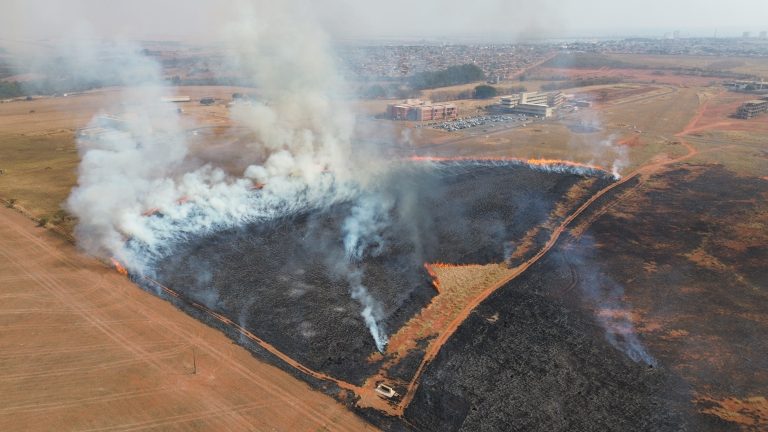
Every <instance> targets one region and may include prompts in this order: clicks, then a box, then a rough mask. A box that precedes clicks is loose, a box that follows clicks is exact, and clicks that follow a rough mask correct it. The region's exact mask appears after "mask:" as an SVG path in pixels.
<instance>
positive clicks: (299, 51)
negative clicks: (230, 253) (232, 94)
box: [66, 1, 392, 351]
mask: <svg viewBox="0 0 768 432" xmlns="http://www.w3.org/2000/svg"><path fill="white" fill-rule="evenodd" d="M301 5H302V3H301V2H300V1H291V2H280V3H279V4H278V3H275V2H258V5H256V4H254V3H245V2H243V3H241V7H242V11H241V12H242V13H241V14H240V15H241V17H242V19H241V20H240V21H238V22H236V23H233V24H232V25H230V26H228V27H227V28H226V29H225V33H226V38H225V39H226V45H225V46H226V50H227V58H228V59H229V64H228V65H226V66H228V67H229V68H230V70H235V71H237V73H238V75H240V76H243V77H245V78H246V79H248V80H250V81H252V82H253V84H254V86H255V90H254V94H255V97H254V98H251V100H249V101H247V103H239V104H235V105H233V106H232V108H231V112H230V117H231V118H232V120H233V122H234V123H235V124H237V125H238V126H240V127H245V128H247V129H248V131H249V132H250V136H252V137H253V139H252V140H251V141H249V142H247V143H246V144H245V145H243V147H242V148H241V149H239V152H238V158H240V160H239V161H238V162H244V164H241V166H242V165H245V166H247V168H245V169H244V170H243V172H242V173H239V175H238V174H237V173H234V174H233V173H232V172H231V171H225V170H224V169H223V168H222V167H218V166H216V165H215V164H214V163H209V162H206V160H204V158H201V157H200V156H199V155H196V154H194V151H193V150H192V149H191V147H190V144H189V141H188V139H187V131H188V130H190V129H193V128H195V127H197V126H198V125H194V124H191V120H189V119H188V118H187V117H186V116H184V115H183V114H180V113H179V111H177V109H176V107H175V106H173V105H172V104H169V103H163V102H161V98H162V97H164V96H171V95H172V89H171V88H169V87H167V86H165V85H164V80H163V76H162V70H161V68H160V67H159V65H157V64H156V63H155V62H153V61H151V60H150V59H148V58H147V57H145V56H144V55H143V54H142V53H141V52H142V51H141V49H140V47H138V46H130V45H129V48H127V49H125V50H122V51H121V52H120V55H119V56H118V57H115V56H114V55H113V52H112V51H110V49H111V47H110V46H107V47H106V49H105V47H104V46H99V48H98V49H90V50H89V49H84V50H78V51H77V52H76V54H74V55H71V56H70V57H71V58H70V60H71V62H70V63H71V64H72V67H73V68H75V69H76V68H77V65H78V64H87V65H89V67H90V68H91V69H90V70H89V72H88V73H89V74H90V75H93V76H100V75H101V74H105V75H110V76H113V77H114V75H115V74H114V73H112V72H111V71H114V70H119V71H120V75H119V76H118V77H117V82H118V83H120V84H124V85H125V86H126V87H125V89H124V90H121V92H122V94H121V98H120V100H121V103H120V104H119V105H118V106H117V107H115V108H114V110H116V111H117V112H115V111H110V114H112V113H117V114H119V117H120V120H119V121H117V123H118V124H117V125H115V124H112V125H111V129H114V130H112V131H111V132H110V133H105V134H101V135H99V136H98V137H97V138H96V139H84V138H83V139H80V140H79V142H78V148H79V150H80V154H81V158H82V162H81V164H80V168H79V178H78V186H77V187H76V188H75V189H74V190H73V191H72V194H71V196H70V197H69V199H68V201H67V204H66V205H67V209H68V210H69V211H70V212H72V213H73V214H74V215H76V216H77V217H78V219H79V224H78V226H77V228H76V235H77V238H78V240H79V244H80V245H81V246H82V247H83V248H84V249H85V250H86V251H88V252H90V253H92V254H94V255H98V256H104V257H115V258H117V259H118V260H120V261H121V262H122V263H123V264H125V265H126V266H127V267H128V268H129V269H130V270H131V271H132V272H134V273H138V274H147V273H149V274H151V273H152V268H151V266H149V265H148V264H149V263H152V262H156V261H157V260H158V259H160V258H162V257H164V256H166V255H167V254H169V253H171V252H172V249H173V246H174V245H175V244H176V243H177V242H178V241H180V240H183V239H184V238H187V237H190V236H197V235H201V234H205V233H207V232H212V231H214V230H217V229H223V228H226V227H230V226H235V225H240V224H243V223H247V222H252V221H260V220H268V219H271V218H275V217H280V216H285V215H287V214H290V213H292V212H297V211H301V210H306V209H308V208H316V207H320V206H329V205H332V204H333V203H336V202H340V201H349V200H355V199H357V201H356V203H357V204H356V205H355V206H354V207H353V208H352V211H351V214H350V216H349V217H348V218H347V219H346V220H345V222H344V226H343V227H342V231H343V233H344V236H345V238H344V239H343V241H344V245H345V248H346V250H347V254H346V255H347V256H346V261H347V262H345V263H343V266H342V267H344V268H345V277H346V279H347V281H348V283H349V285H350V295H351V297H352V298H353V299H355V300H356V301H358V302H359V303H360V304H361V306H362V311H361V314H362V316H363V318H364V320H365V323H366V325H367V326H368V327H369V329H370V331H371V335H372V336H373V339H374V341H375V343H376V347H377V348H378V349H379V350H380V351H383V350H384V347H385V346H386V343H387V336H386V332H385V331H384V329H383V328H382V326H381V325H380V322H381V321H382V320H383V318H384V313H383V311H382V308H381V307H380V306H379V304H378V303H377V302H376V301H375V299H374V298H373V297H372V296H371V295H370V293H369V292H368V289H367V287H366V286H365V285H364V284H363V269H362V268H361V263H360V260H361V259H362V257H363V256H364V255H365V254H369V255H375V254H376V253H378V252H377V250H376V245H377V244H378V245H379V247H381V245H382V244H383V239H382V238H381V237H380V234H379V233H380V232H381V231H382V230H383V228H384V224H385V223H386V217H387V213H388V212H389V209H390V208H391V206H392V203H391V202H389V201H387V200H384V199H383V197H381V196H374V195H366V194H365V193H363V192H362V190H363V187H364V186H365V184H366V183H367V182H368V181H369V179H370V178H372V176H374V174H375V173H376V172H377V170H379V169H380V167H375V166H373V165H371V164H370V163H363V162H364V161H371V160H376V158H375V157H372V155H370V154H368V155H366V157H365V158H364V160H355V151H354V149H353V148H352V145H351V143H352V134H353V131H354V127H355V122H354V116H353V114H352V112H351V110H350V109H349V108H348V106H347V105H346V104H345V103H344V102H343V100H342V99H341V98H340V97H339V95H340V94H341V93H342V92H343V89H344V85H343V82H342V81H341V79H340V78H339V77H340V74H339V73H338V71H337V69H336V66H335V64H334V60H333V59H334V57H333V55H332V54H331V47H330V44H329V40H328V38H327V36H326V35H325V33H324V32H323V31H322V29H321V28H320V27H319V26H318V25H317V24H316V23H315V22H314V20H313V18H312V17H311V16H309V15H308V14H307V13H306V9H303V8H302V7H301ZM257 6H258V7H257ZM105 52H106V53H108V55H106V56H105V55H104V53H105ZM80 58H81V59H83V61H82V62H80V61H78V59H80ZM100 60H103V62H101V61H100ZM115 61H117V64H114V62H115ZM102 63H103V64H102ZM136 77H141V83H142V85H141V86H135V85H133V84H134V83H135V81H136ZM103 122H104V121H103V117H97V118H95V119H94V120H93V121H92V124H91V126H93V127H97V126H102V123H103ZM112 123H115V121H114V120H113V121H112ZM257 184H260V185H261V184H263V187H260V188H256V187H255V186H256V185H257ZM340 264H342V263H340Z"/></svg>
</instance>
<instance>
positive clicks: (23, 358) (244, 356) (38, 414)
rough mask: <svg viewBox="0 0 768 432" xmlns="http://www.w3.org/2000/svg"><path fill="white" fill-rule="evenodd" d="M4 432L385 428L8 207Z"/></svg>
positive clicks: (2, 271) (2, 230)
mask: <svg viewBox="0 0 768 432" xmlns="http://www.w3.org/2000/svg"><path fill="white" fill-rule="evenodd" d="M0 299H1V301H0V430H3V431H17V430H18V431H30V430H87V431H138V430H215V431H222V430H232V431H246V430H247V431H258V430H297V431H310V430H311V431H314V430H334V431H336V430H340V431H344V430H348V431H361V430H373V427H371V426H369V425H368V424H366V423H365V422H363V421H362V420H361V419H359V418H358V417H356V416H355V415H354V414H352V413H351V412H349V411H348V410H347V409H346V408H345V407H344V406H342V405H340V404H339V403H338V402H336V401H334V400H333V399H331V398H330V397H327V396H325V395H323V394H321V393H318V392H315V391H312V390H311V389H310V388H309V387H308V386H307V385H306V384H304V383H302V382H300V381H298V380H296V379H295V378H293V377H292V376H290V375H288V374H287V373H285V372H283V371H281V370H279V369H277V368H275V367H273V366H270V365H267V364H264V363H262V362H260V361H258V360H256V359H255V358H253V357H252V356H251V355H250V354H249V353H248V352H246V351H245V350H244V349H242V348H240V347H238V346H236V345H234V344H233V343H232V342H231V341H230V340H229V339H227V337H226V336H225V335H223V334H222V333H220V332H219V331H216V330H213V329H211V328H209V327H207V326H205V325H204V324H202V323H200V322H198V321H196V320H195V319H194V318H192V317H190V316H188V315H186V314H184V313H182V312H181V311H178V310H176V309H175V308H174V307H173V306H172V305H171V304H169V303H167V302H165V301H163V300H161V299H159V298H156V297H154V296H152V295H150V294H148V293H145V292H143V291H141V290H140V289H138V288H137V287H136V286H135V285H134V284H132V283H131V282H130V281H129V280H128V279H126V278H124V277H122V276H120V275H118V274H117V273H115V272H114V271H113V270H111V269H108V268H106V267H105V266H103V265H102V264H101V263H99V262H96V261H94V260H92V259H89V258H87V257H84V256H82V255H81V254H79V253H77V252H76V251H75V250H74V248H73V247H72V246H71V245H69V244H68V243H66V242H64V241H63V240H61V239H59V238H57V237H55V236H54V235H52V234H50V233H48V232H47V231H45V230H42V229H38V228H35V227H34V224H33V223H32V222H30V221H29V220H28V219H26V218H24V217H23V216H22V215H20V214H18V213H16V212H14V211H12V210H9V209H6V208H0Z"/></svg>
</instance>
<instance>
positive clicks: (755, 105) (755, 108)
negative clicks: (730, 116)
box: [736, 97, 768, 119]
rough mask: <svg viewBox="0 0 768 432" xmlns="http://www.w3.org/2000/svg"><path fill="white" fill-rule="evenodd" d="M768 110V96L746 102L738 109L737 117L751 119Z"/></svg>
mask: <svg viewBox="0 0 768 432" xmlns="http://www.w3.org/2000/svg"><path fill="white" fill-rule="evenodd" d="M764 112H768V97H765V98H763V99H755V100H751V101H746V102H744V104H743V105H741V106H740V107H739V110H738V111H736V117H737V118H740V119H751V118H752V117H755V116H757V115H759V114H762V113H764Z"/></svg>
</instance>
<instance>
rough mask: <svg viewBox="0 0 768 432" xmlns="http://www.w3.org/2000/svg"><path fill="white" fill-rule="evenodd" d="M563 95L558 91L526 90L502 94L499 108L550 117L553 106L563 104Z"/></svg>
mask: <svg viewBox="0 0 768 432" xmlns="http://www.w3.org/2000/svg"><path fill="white" fill-rule="evenodd" d="M564 101H565V96H563V94H562V93H561V92H559V91H554V92H526V93H516V94H512V95H508V96H502V97H501V99H500V100H499V105H501V109H502V110H503V111H506V112H514V113H519V114H528V115H536V116H542V117H550V116H551V115H552V112H553V108H557V107H559V106H560V105H562V104H563V102H564Z"/></svg>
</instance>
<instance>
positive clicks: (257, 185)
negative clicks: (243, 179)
mask: <svg viewBox="0 0 768 432" xmlns="http://www.w3.org/2000/svg"><path fill="white" fill-rule="evenodd" d="M264 186H266V185H265V184H264V183H254V184H253V186H251V190H262V189H264Z"/></svg>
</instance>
